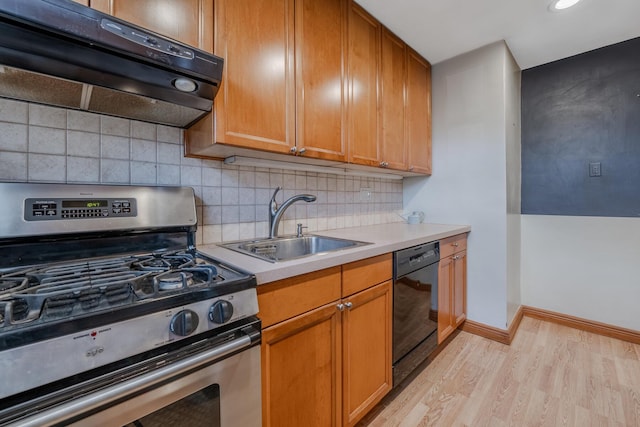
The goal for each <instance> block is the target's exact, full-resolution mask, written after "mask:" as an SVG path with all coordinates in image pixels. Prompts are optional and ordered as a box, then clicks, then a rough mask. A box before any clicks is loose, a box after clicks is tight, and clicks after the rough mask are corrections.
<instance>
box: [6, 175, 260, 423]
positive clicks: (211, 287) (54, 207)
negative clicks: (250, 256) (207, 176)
mask: <svg viewBox="0 0 640 427" xmlns="http://www.w3.org/2000/svg"><path fill="white" fill-rule="evenodd" d="M0 194H1V199H0V378H1V380H0V425H3V426H4V425H20V426H41V425H74V424H77V425H82V426H93V425H95V426H124V425H135V426H139V427H140V426H144V427H149V426H164V425H171V426H175V425H189V426H200V425H202V426H204V425H206V426H224V427H231V426H259V425H260V424H261V415H260V414H261V405H260V347H259V343H260V338H261V336H260V321H259V319H258V318H257V317H256V314H257V312H258V305H257V297H256V290H255V286H256V281H255V277H254V276H253V275H252V274H250V273H247V272H245V271H243V270H241V269H238V268H236V267H233V266H230V265H226V264H224V263H222V262H220V261H218V260H216V259H213V258H210V257H208V256H205V255H203V254H201V253H199V252H198V251H197V250H196V248H195V239H194V237H195V229H196V209H195V197H194V194H193V190H192V189H191V188H175V187H132V186H97V185H56V184H20V183H0Z"/></svg>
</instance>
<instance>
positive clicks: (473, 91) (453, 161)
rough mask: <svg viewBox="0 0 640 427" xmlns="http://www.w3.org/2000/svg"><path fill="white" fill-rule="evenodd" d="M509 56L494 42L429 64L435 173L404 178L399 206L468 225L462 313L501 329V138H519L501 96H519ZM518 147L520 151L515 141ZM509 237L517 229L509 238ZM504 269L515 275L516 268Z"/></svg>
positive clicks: (504, 236) (504, 196)
mask: <svg viewBox="0 0 640 427" xmlns="http://www.w3.org/2000/svg"><path fill="white" fill-rule="evenodd" d="M514 64H515V63H512V59H511V55H510V53H509V51H508V48H507V47H506V45H505V44H504V43H502V42H499V43H494V44H492V45H489V46H486V47H484V48H481V49H478V50H476V51H474V52H471V53H468V54H465V55H462V56H459V57H456V58H453V59H450V60H448V61H445V62H443V63H440V64H436V65H435V66H434V67H433V70H432V73H433V74H432V91H433V92H432V95H433V176H431V177H429V178H409V179H405V184H404V210H405V212H410V211H412V210H423V211H425V213H426V220H427V221H428V222H435V223H450V224H470V225H471V233H470V235H469V241H468V265H467V268H468V283H467V312H468V313H467V315H468V318H469V319H471V320H474V321H477V322H480V323H484V324H486V325H491V326H494V327H497V328H501V329H504V328H506V327H507V323H508V319H507V295H508V289H507V281H508V277H507V275H508V273H507V251H508V249H509V248H508V245H507V243H508V241H507V240H508V230H510V229H517V227H515V226H512V227H508V225H507V167H506V161H507V148H506V144H507V141H510V143H513V144H519V136H518V137H514V135H519V133H520V129H519V120H518V121H517V125H516V126H517V127H518V128H517V129H514V130H511V131H509V132H507V114H506V106H507V102H506V98H507V96H509V97H510V98H509V99H510V100H512V99H513V96H517V97H518V99H519V94H518V95H513V94H510V91H512V90H513V88H514V87H515V86H517V87H518V90H519V83H517V82H515V81H514V80H513V78H514V77H513V73H511V71H512V68H513V65H514ZM507 70H510V71H509V73H511V75H507V74H509V73H508V72H507ZM518 82H519V81H518ZM508 105H510V106H513V102H512V101H510V102H509V103H508ZM515 115H517V116H519V113H518V114H515ZM509 117H510V120H511V121H510V122H509V125H510V126H513V123H514V120H513V117H512V116H511V115H510V116H509ZM516 153H517V156H518V158H519V148H518V150H517V152H516ZM510 155H512V156H515V155H516V154H513V151H512V152H511V154H510ZM518 165H519V162H518ZM514 173H515V174H517V175H518V176H519V169H518V170H516V171H515V172H514V170H510V171H509V174H514ZM518 187H519V185H518ZM518 204H519V203H518ZM516 225H517V224H516ZM515 242H517V237H516V238H515V239H513V240H511V241H509V243H510V244H514V243H515ZM518 248H519V245H518ZM509 275H510V276H513V277H519V271H516V270H513V271H512V270H510V271H509ZM514 287H515V288H518V287H519V286H518V284H517V283H516V284H514ZM512 297H513V298H518V297H519V293H518V294H517V295H512Z"/></svg>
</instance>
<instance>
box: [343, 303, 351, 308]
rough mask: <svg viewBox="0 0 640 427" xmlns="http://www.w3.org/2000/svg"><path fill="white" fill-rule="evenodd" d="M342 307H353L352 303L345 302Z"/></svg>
mask: <svg viewBox="0 0 640 427" xmlns="http://www.w3.org/2000/svg"><path fill="white" fill-rule="evenodd" d="M344 306H345V307H347V308H351V307H353V303H352V302H346V303H344Z"/></svg>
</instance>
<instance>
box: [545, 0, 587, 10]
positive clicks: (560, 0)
mask: <svg viewBox="0 0 640 427" xmlns="http://www.w3.org/2000/svg"><path fill="white" fill-rule="evenodd" d="M579 1H580V0H554V1H553V2H552V3H551V5H549V10H551V11H553V12H556V11H559V10H565V9H568V8H570V7H571V6H575V5H576V4H578V2H579Z"/></svg>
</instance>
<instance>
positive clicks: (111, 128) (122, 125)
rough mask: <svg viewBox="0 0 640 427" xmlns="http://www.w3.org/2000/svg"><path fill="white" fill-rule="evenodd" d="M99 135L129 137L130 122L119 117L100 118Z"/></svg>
mask: <svg viewBox="0 0 640 427" xmlns="http://www.w3.org/2000/svg"><path fill="white" fill-rule="evenodd" d="M100 133H102V134H103V135H114V136H126V137H129V136H131V121H130V120H127V119H121V118H120V117H111V116H102V117H101V118H100Z"/></svg>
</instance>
